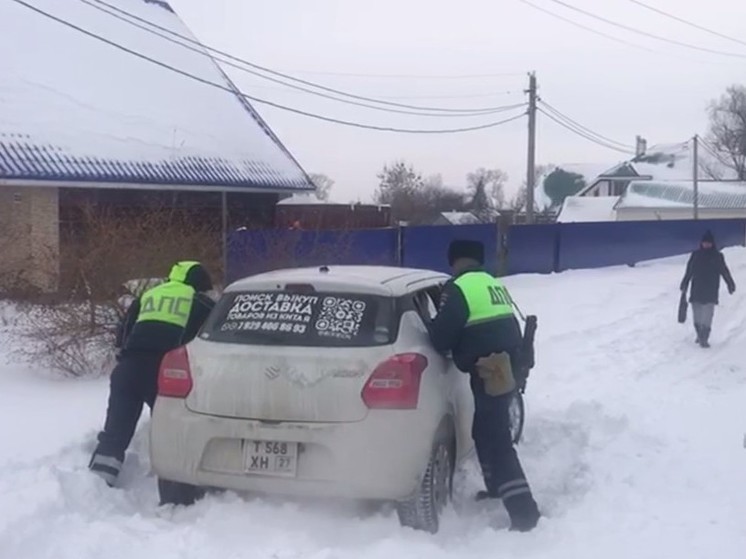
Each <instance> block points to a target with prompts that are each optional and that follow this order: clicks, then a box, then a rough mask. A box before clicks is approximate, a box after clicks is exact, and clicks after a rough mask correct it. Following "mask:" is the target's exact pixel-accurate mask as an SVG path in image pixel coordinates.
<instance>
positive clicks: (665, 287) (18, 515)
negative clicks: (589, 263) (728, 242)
mask: <svg viewBox="0 0 746 559" xmlns="http://www.w3.org/2000/svg"><path fill="white" fill-rule="evenodd" d="M725 253H726V257H727V259H728V261H729V264H730V266H731V269H732V271H733V274H734V277H735V279H736V282H737V283H739V288H740V289H741V291H738V292H736V294H735V295H734V296H732V297H730V296H728V295H727V293H725V290H723V294H722V295H721V296H722V304H721V306H720V307H719V308H718V311H717V314H716V319H715V326H714V333H713V336H712V344H713V347H712V348H711V349H709V350H703V349H701V348H699V347H697V346H696V345H695V344H694V334H693V329H692V327H691V324H689V323H687V324H686V325H684V326H682V325H679V324H677V323H676V305H677V301H678V290H677V286H678V282H679V280H680V277H681V275H682V273H683V267H684V263H685V260H684V259H683V258H673V259H668V260H665V261H660V262H655V263H650V264H645V265H638V267H636V268H626V267H622V268H614V269H607V270H595V271H578V272H569V273H564V274H560V275H553V276H521V277H514V278H510V279H509V280H508V282H507V283H508V285H509V287H510V288H511V289H512V291H513V293H514V296H515V297H516V299H517V300H518V301H519V303H520V304H521V305H522V306H523V307H524V310H525V311H527V312H531V313H536V314H538V315H539V331H538V348H537V351H538V354H537V358H538V365H537V368H536V369H535V370H534V371H533V373H532V376H531V379H530V380H529V388H528V393H527V404H528V422H527V426H526V432H525V439H524V441H523V443H522V444H521V446H520V448H519V451H520V453H521V456H522V458H523V461H524V466H525V467H526V470H527V474H528V476H529V479H530V481H531V482H532V484H533V487H534V489H535V492H536V496H537V500H538V501H539V503H540V506H541V507H542V509H543V511H544V513H545V515H546V518H545V519H544V520H543V521H542V523H541V524H540V526H539V528H538V529H537V530H536V531H535V532H533V533H531V534H512V533H508V532H506V531H505V530H499V531H498V530H495V527H500V528H504V527H505V526H506V525H507V517H506V515H505V513H504V512H503V510H502V507H501V505H500V504H499V503H492V504H487V505H483V504H479V505H477V504H475V503H473V502H471V501H470V499H469V496H470V495H471V494H472V493H473V492H474V491H475V490H477V489H479V488H481V487H480V485H479V476H478V475H477V474H476V471H475V470H474V469H473V468H472V469H470V470H467V471H466V472H461V473H460V475H459V480H458V497H457V503H456V506H455V508H454V510H453V511H451V512H450V513H449V515H448V518H446V520H445V522H444V526H443V529H442V530H441V533H439V534H438V535H436V536H429V535H426V534H422V533H416V532H413V531H411V530H407V529H403V528H400V527H399V525H398V522H397V520H396V516H395V515H394V514H392V513H391V511H387V510H382V511H369V510H363V509H360V508H357V507H355V506H353V505H347V504H329V503H325V504H314V503H283V502H277V501H266V500H243V499H241V498H239V497H237V496H235V495H232V494H224V495H219V496H211V497H209V498H207V499H206V500H205V501H203V502H201V503H199V504H198V505H197V506H195V507H193V508H191V509H181V510H169V509H166V510H159V509H158V508H157V506H156V503H157V498H156V489H155V480H154V479H153V478H152V477H150V476H149V474H148V465H147V437H146V428H147V425H146V422H143V424H142V428H141V430H140V431H139V433H138V438H137V440H136V441H135V443H134V445H133V448H132V452H130V455H129V457H128V461H127V465H126V473H125V479H124V480H123V481H124V488H123V489H120V490H110V489H108V488H106V487H105V486H104V485H103V482H100V481H99V480H98V479H96V478H94V477H92V476H90V475H89V474H88V472H87V471H86V462H87V459H88V456H89V452H90V450H91V448H92V445H93V442H94V437H95V433H96V431H97V429H98V428H99V426H100V423H101V421H102V419H103V414H104V410H105V404H106V402H105V400H106V393H107V386H106V381H105V380H88V381H70V380H50V379H49V378H46V377H44V376H42V375H41V373H42V372H40V371H34V370H33V367H31V366H29V365H18V364H12V363H9V364H7V365H6V364H3V365H0V441H2V445H0V557H8V558H11V557H12V558H16V559H40V558H42V557H44V558H54V559H65V558H71V559H72V558H75V559H87V558H95V559H101V558H104V557H105V558H106V559H117V558H130V557H132V558H134V557H137V558H141V559H142V558H149V557H153V558H158V559H171V558H173V559H176V558H179V559H186V558H205V557H220V558H221V559H230V558H234V557H236V558H237V557H246V558H273V559H306V558H309V559H310V558H312V559H337V558H338V559H353V558H354V559H379V558H386V559H390V558H394V557H408V558H417V557H427V558H428V559H438V558H445V557H449V558H453V557H456V558H458V559H469V558H477V557H479V558H481V557H485V558H486V557H490V558H492V557H506V558H507V557H510V558H514V557H520V558H539V557H547V558H553V559H564V558H567V559H571V558H572V559H583V558H586V557H587V558H593V559H616V558H624V559H630V558H633V557H634V558H640V559H643V558H651V559H652V558H656V559H660V558H662V557H671V558H676V559H684V558H687V559H688V558H692V559H695V558H696V559H699V558H702V559H704V558H709V557H713V556H717V557H718V558H719V559H731V558H733V559H736V558H741V557H743V556H744V549H746V450H745V449H744V448H743V435H744V431H745V430H746V358H745V357H744V347H745V344H746V295H744V292H746V250H744V249H730V250H727V251H725ZM5 312H6V313H7V312H8V310H7V309H5ZM0 323H1V322H0ZM11 332H12V326H5V327H4V331H3V332H2V333H0V351H4V352H6V353H7V352H8V350H9V346H10V339H11V338H10V333H11Z"/></svg>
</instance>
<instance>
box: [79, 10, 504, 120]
mask: <svg viewBox="0 0 746 559" xmlns="http://www.w3.org/2000/svg"><path fill="white" fill-rule="evenodd" d="M80 1H81V2H83V3H84V4H86V5H88V6H91V7H92V8H95V9H97V10H99V11H102V12H103V13H106V14H108V15H110V16H111V17H114V18H117V19H119V20H122V21H124V22H126V23H128V24H130V25H133V26H135V27H138V28H140V29H143V30H145V31H148V32H150V33H154V34H156V35H158V36H161V37H163V38H164V39H167V40H170V41H171V42H176V43H177V44H180V45H182V46H184V47H186V48H189V47H188V45H187V44H184V43H183V42H182V41H184V42H185V43H188V44H192V45H195V47H197V49H198V50H199V51H200V52H201V53H202V54H205V55H206V56H210V55H209V54H207V53H205V52H204V51H208V52H209V53H212V54H213V55H218V56H220V57H223V58H225V59H227V60H221V61H222V62H223V63H225V64H230V65H234V64H235V63H238V64H241V65H243V66H234V67H237V68H238V69H242V70H243V71H247V72H249V73H252V74H254V75H255V76H257V77H260V78H262V79H266V80H268V81H272V82H275V83H280V84H282V85H285V86H287V87H293V88H295V89H298V88H299V87H300V86H297V85H291V84H288V83H286V82H283V81H280V80H278V79H277V78H282V79H285V80H288V81H291V82H295V83H296V84H301V85H304V86H308V87H312V88H316V89H319V90H321V91H325V92H327V93H332V94H335V95H338V96H341V97H347V98H350V99H355V100H357V101H366V102H368V103H376V104H379V105H385V106H389V107H397V108H402V109H412V110H419V111H431V112H438V113H454V114H455V113H458V114H460V115H463V114H489V113H495V112H502V111H503V110H506V109H504V108H503V107H476V108H446V107H428V106H419V105H411V104H407V103H396V102H393V101H386V100H383V99H375V98H372V97H367V96H364V95H358V94H355V93H350V92H347V91H343V90H340V89H336V88H333V87H328V86H326V85H323V84H319V83H316V82H312V81H309V80H304V79H301V78H297V77H295V76H292V75H290V74H286V73H283V72H278V71H277V70H273V69H272V68H268V67H266V66H262V65H259V64H256V63H254V62H251V61H249V60H246V59H243V58H240V57H237V56H234V55H232V54H230V53H228V52H225V51H222V50H219V49H216V48H213V47H210V46H208V45H205V44H203V43H201V42H200V41H198V40H196V39H194V38H192V37H189V36H187V35H183V34H180V33H177V32H176V31H173V30H171V29H168V28H167V27H164V26H162V25H158V24H156V23H153V22H151V21H148V20H147V19H145V18H142V17H139V16H137V15H135V14H132V13H130V12H128V11H127V10H123V9H122V8H119V7H117V6H114V5H112V4H109V3H107V2H105V1H104V0H80ZM107 8H108V9H107ZM114 12H116V13H114ZM133 20H134V21H133ZM138 22H139V23H138ZM144 26H147V27H144ZM156 29H157V30H158V31H161V32H162V33H166V34H167V35H171V36H172V37H176V38H178V39H180V40H176V39H168V38H167V37H164V36H163V35H161V34H160V33H158V32H157V31H155V30H156ZM192 50H194V48H192ZM228 61H231V62H228ZM246 67H248V68H251V69H253V70H251V71H250V70H249V69H248V68H246ZM262 72H264V74H270V75H271V76H275V77H274V78H270V77H269V76H266V75H264V74H263V73H262ZM314 94H317V95H318V94H319V93H318V92H315V93H314ZM335 100H338V101H339V99H335Z"/></svg>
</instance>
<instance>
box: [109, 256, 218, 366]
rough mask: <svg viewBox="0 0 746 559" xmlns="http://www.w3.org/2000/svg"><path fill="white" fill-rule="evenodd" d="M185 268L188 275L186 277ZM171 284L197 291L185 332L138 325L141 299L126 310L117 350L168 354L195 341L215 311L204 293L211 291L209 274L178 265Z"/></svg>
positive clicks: (193, 266) (168, 326) (163, 326)
mask: <svg viewBox="0 0 746 559" xmlns="http://www.w3.org/2000/svg"><path fill="white" fill-rule="evenodd" d="M184 264H188V268H187V269H188V271H187V272H186V274H184V267H183V265H184ZM168 279H169V281H180V282H182V283H185V284H186V285H189V286H191V287H193V288H194V290H195V292H196V293H195V295H194V300H193V302H192V308H191V310H190V312H189V318H188V321H187V326H186V328H180V327H178V326H175V325H173V324H167V323H165V322H155V321H150V322H141V323H138V322H137V318H138V316H139V314H140V305H141V303H140V298H138V299H135V301H134V302H133V303H132V304H131V305H130V306H129V308H128V309H127V313H126V314H125V316H124V318H123V319H122V322H121V324H120V325H119V330H118V332H117V339H116V347H117V348H119V349H121V350H122V355H126V354H127V353H133V352H135V353H137V352H155V353H166V352H168V351H171V350H172V349H175V348H177V347H179V346H181V345H183V344H186V343H189V342H190V341H191V340H193V339H194V338H195V337H196V336H197V333H198V332H199V329H200V328H201V327H202V324H204V322H205V320H207V317H208V316H209V314H210V312H211V311H212V309H213V307H214V306H215V303H214V301H213V300H212V299H210V298H209V297H208V296H207V295H206V294H205V293H206V292H207V291H209V290H210V289H212V281H211V280H210V276H209V274H208V273H207V270H205V268H204V267H203V266H202V265H201V264H198V263H177V264H176V265H175V266H174V267H173V269H172V270H171V274H170V275H169V278H168Z"/></svg>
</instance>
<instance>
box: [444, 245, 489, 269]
mask: <svg viewBox="0 0 746 559" xmlns="http://www.w3.org/2000/svg"><path fill="white" fill-rule="evenodd" d="M459 258H470V259H471V260H476V261H477V262H479V264H480V265H481V264H484V245H483V244H482V243H480V242H479V241H469V240H466V239H456V240H454V241H451V244H450V245H449V246H448V265H449V266H453V263H454V262H456V260H458V259H459Z"/></svg>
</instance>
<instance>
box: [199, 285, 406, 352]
mask: <svg viewBox="0 0 746 559" xmlns="http://www.w3.org/2000/svg"><path fill="white" fill-rule="evenodd" d="M395 315H396V305H395V301H394V299H392V298H389V297H382V296H377V295H361V294H356V293H332V292H316V291H313V292H308V293H293V292H288V291H241V292H232V293H226V294H224V295H223V297H222V298H221V300H220V301H219V302H218V304H217V306H216V308H215V310H214V311H213V312H212V313H211V315H210V318H209V319H208V320H207V322H206V323H205V325H204V327H203V328H202V330H201V332H200V337H201V338H202V339H205V340H210V341H216V342H230V343H243V344H256V345H278V346H320V347H366V346H377V345H386V344H390V343H392V342H393V340H394V339H395V337H396V328H397V324H396V320H395Z"/></svg>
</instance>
